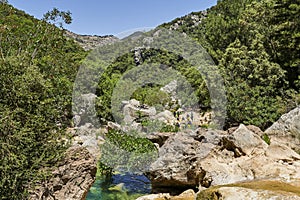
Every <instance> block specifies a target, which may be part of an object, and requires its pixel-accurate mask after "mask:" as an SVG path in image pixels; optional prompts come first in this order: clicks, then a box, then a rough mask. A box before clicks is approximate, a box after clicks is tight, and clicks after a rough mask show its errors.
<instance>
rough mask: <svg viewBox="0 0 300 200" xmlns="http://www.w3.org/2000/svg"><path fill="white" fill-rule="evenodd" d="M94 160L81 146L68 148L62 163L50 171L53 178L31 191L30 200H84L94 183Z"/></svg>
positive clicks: (95, 169)
mask: <svg viewBox="0 0 300 200" xmlns="http://www.w3.org/2000/svg"><path fill="white" fill-rule="evenodd" d="M96 171H97V167H96V160H95V158H94V157H93V156H92V155H91V154H90V153H89V152H88V151H87V149H85V148H84V147H82V146H72V147H71V148H69V149H68V150H67V151H66V153H65V157H64V159H63V161H62V162H60V164H59V166H58V167H56V168H54V169H53V171H52V174H53V177H52V178H51V179H50V180H48V181H47V182H43V183H40V184H39V185H38V186H37V187H36V190H34V191H31V195H30V198H29V199H31V200H56V199H68V200H84V199H85V197H86V195H87V192H88V190H89V188H90V186H91V185H92V184H93V182H94V181H95V176H96Z"/></svg>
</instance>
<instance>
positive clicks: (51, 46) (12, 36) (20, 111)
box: [0, 2, 85, 200]
mask: <svg viewBox="0 0 300 200" xmlns="http://www.w3.org/2000/svg"><path fill="white" fill-rule="evenodd" d="M49 16H50V15H49ZM53 17H54V16H53ZM69 20H70V19H69ZM0 40H1V44H0V70H1V73H0V85H1V87H0V145H1V148H0V163H1V164H0V197H1V199H9V200H13V199H25V198H26V194H27V192H26V190H27V188H28V187H30V186H31V185H33V184H34V183H35V181H38V180H41V179H44V178H46V177H45V176H47V173H45V170H41V169H46V168H47V167H51V166H53V165H55V163H57V161H58V160H59V159H60V158H61V155H62V152H63V151H64V150H65V148H66V147H67V146H68V143H65V142H64V138H67V137H68V136H67V135H66V134H65V128H66V127H67V126H69V125H70V121H71V120H70V119H71V117H72V115H71V100H72V82H73V81H74V78H75V76H76V71H77V68H78V66H79V62H80V61H81V60H82V59H83V58H84V56H85V52H84V51H83V50H82V49H81V48H80V47H79V46H77V45H76V44H75V43H74V42H73V41H71V40H68V39H67V38H65V37H64V36H63V31H62V30H61V29H58V28H56V27H55V26H54V25H51V24H49V23H47V22H46V21H38V20H36V19H34V18H33V17H31V16H29V15H27V14H25V13H24V12H22V11H19V10H16V9H14V8H13V7H12V6H10V5H8V4H6V3H3V2H1V3H0ZM42 171H44V172H42Z"/></svg>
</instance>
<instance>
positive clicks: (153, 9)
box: [8, 0, 217, 36]
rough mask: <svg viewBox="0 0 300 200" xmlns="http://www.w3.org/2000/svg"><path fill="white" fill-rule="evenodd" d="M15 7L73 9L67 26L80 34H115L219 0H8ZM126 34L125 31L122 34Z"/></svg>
mask: <svg viewBox="0 0 300 200" xmlns="http://www.w3.org/2000/svg"><path fill="white" fill-rule="evenodd" d="M8 2H9V3H10V4H11V5H13V6H14V7H16V8H18V9H20V10H23V11H25V12H26V13H28V14H30V15H33V16H34V17H36V18H38V19H41V18H42V17H43V14H44V13H46V12H47V11H49V10H52V9H53V8H54V7H55V8H58V9H59V10H63V11H70V12H71V13H72V18H73V22H72V24H70V25H64V27H65V28H66V29H68V30H70V31H72V32H74V33H77V34H87V35H115V36H118V35H120V34H121V33H122V32H134V31H132V30H144V29H148V28H154V27H156V26H158V25H160V24H162V23H164V22H169V21H171V20H173V19H175V18H177V17H181V16H184V15H186V14H188V13H190V12H193V11H200V10H205V9H207V8H209V7H211V6H213V5H216V3H217V0H147V1H146V0H106V1H104V0H85V1H84V0H72V1H71V0H8ZM121 35H122V34H121Z"/></svg>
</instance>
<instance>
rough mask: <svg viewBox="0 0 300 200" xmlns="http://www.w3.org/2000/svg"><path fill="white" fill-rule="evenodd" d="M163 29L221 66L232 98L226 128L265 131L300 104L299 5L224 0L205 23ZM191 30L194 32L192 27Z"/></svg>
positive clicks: (186, 20)
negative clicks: (246, 126)
mask: <svg viewBox="0 0 300 200" xmlns="http://www.w3.org/2000/svg"><path fill="white" fill-rule="evenodd" d="M195 15H196V16H199V17H201V16H203V13H202V12H198V13H192V14H191V15H188V16H185V17H182V18H178V19H176V20H174V21H172V22H171V23H166V24H163V25H162V27H164V28H172V26H173V25H174V24H175V23H178V21H180V22H181V24H182V25H181V26H179V28H177V30H178V31H181V32H185V33H186V34H188V35H189V36H191V37H193V38H195V40H196V41H198V42H200V43H201V44H202V45H203V46H204V47H205V48H206V50H207V51H208V52H209V53H210V55H211V56H212V57H213V59H214V61H215V62H216V64H218V66H219V69H220V71H221V72H222V75H223V77H224V79H225V86H226V91H227V98H228V107H227V126H231V125H233V124H236V123H245V124H254V125H257V126H260V127H261V128H266V127H267V126H268V125H270V124H271V123H272V122H274V121H275V120H276V119H278V117H279V116H280V115H281V114H283V113H284V112H287V111H288V110H290V109H291V108H292V107H295V106H296V105H297V104H298V103H299V91H300V85H299V80H300V63H299V62H300V57H299V55H300V52H299V47H300V44H299V42H300V35H299V33H300V24H299V23H300V20H299V19H300V17H299V15H300V1H299V0H283V1H281V0H262V1H256V0H220V1H218V4H217V5H216V6H214V7H212V8H211V9H209V10H208V11H207V15H206V17H205V18H203V17H202V22H201V23H198V24H195V23H192V21H193V20H192V16H195ZM191 26H192V27H193V28H191Z"/></svg>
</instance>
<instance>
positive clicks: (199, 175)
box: [147, 125, 300, 193]
mask: <svg viewBox="0 0 300 200" xmlns="http://www.w3.org/2000/svg"><path fill="white" fill-rule="evenodd" d="M252 128H253V127H252ZM147 176H148V177H149V179H150V180H151V182H152V187H153V192H168V191H173V192H177V193H179V192H181V191H183V190H184V189H188V188H194V189H195V188H197V187H198V186H199V188H202V189H203V188H209V187H211V186H216V185H224V184H230V183H236V182H241V181H252V180H256V179H268V180H269V179H276V180H281V181H285V182H286V181H290V180H294V179H300V157H299V155H298V154H297V153H296V152H294V151H293V150H292V149H291V148H289V147H288V146H286V145H283V144H280V143H275V142H274V143H273V144H272V143H271V145H267V143H266V142H264V141H263V140H262V139H261V137H260V136H259V135H258V134H257V133H254V132H253V131H251V130H249V129H248V128H247V127H246V126H244V125H240V126H239V127H238V128H237V129H236V130H235V131H233V132H232V133H228V132H225V131H215V130H204V129H200V130H198V131H197V132H193V133H176V134H173V135H170V136H169V137H168V138H167V139H166V141H165V142H164V143H163V145H162V146H161V147H160V149H159V158H158V159H157V160H156V161H155V162H154V163H152V164H151V166H150V170H149V172H148V173H147ZM180 189H181V191H180Z"/></svg>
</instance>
